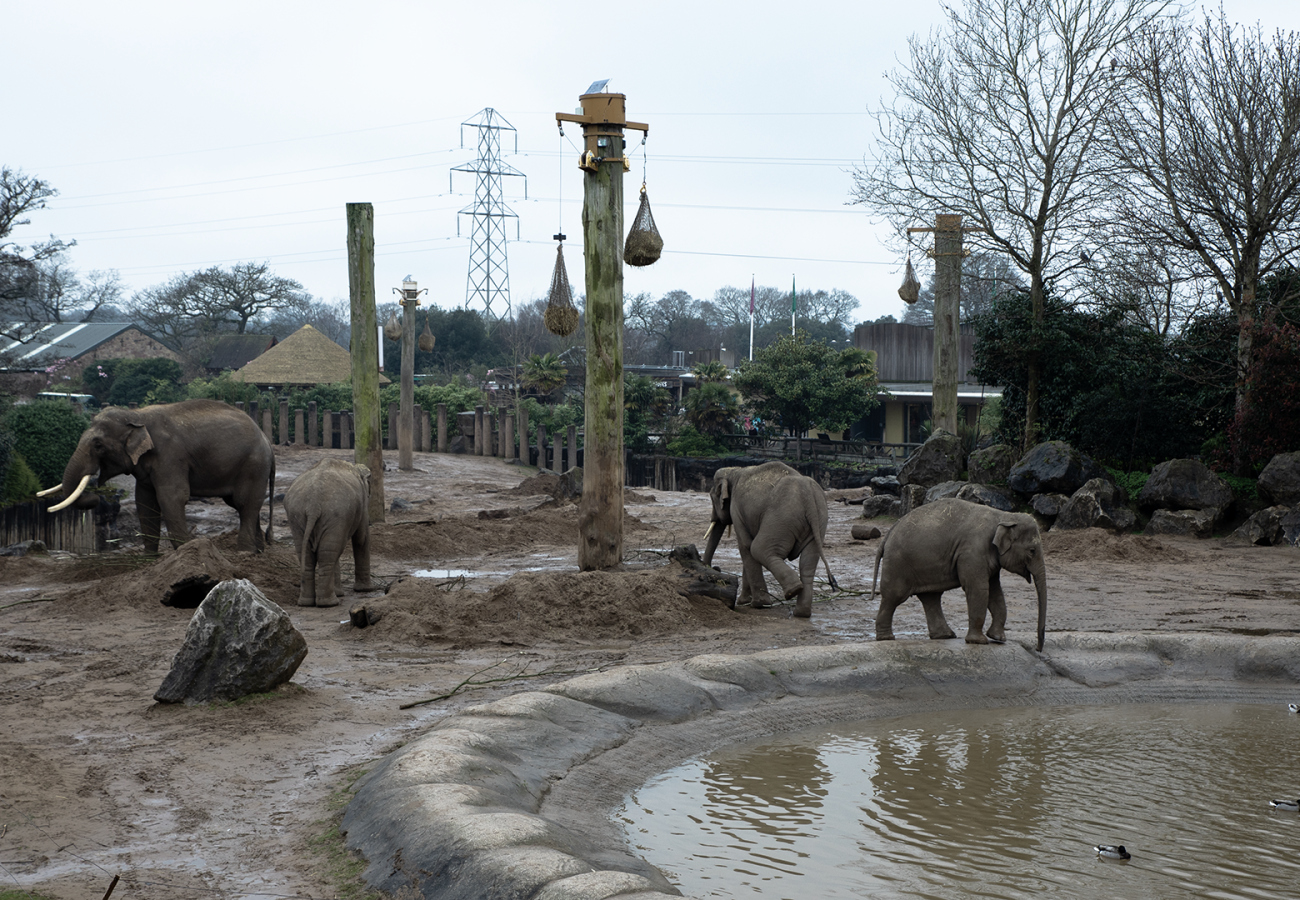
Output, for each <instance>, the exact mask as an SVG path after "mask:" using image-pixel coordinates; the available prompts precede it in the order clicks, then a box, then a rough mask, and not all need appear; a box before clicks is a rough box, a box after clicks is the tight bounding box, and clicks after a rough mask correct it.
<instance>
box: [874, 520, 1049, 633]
mask: <svg viewBox="0 0 1300 900" xmlns="http://www.w3.org/2000/svg"><path fill="white" fill-rule="evenodd" d="M882 558H883V559H884V562H885V572H884V575H883V576H882V577H881V581H880V610H879V612H877V613H876V640H878V641H892V640H893V639H894V610H895V609H897V608H898V605H899V604H900V603H902V602H903V601H904V600H906V599H907V598H908V597H910V596H912V595H913V594H915V595H916V596H917V597H918V598H919V599H920V601H921V606H922V607H924V608H925V621H926V625H927V626H928V627H929V631H930V637H931V638H951V637H956V636H957V635H955V634H954V633H953V630H952V629H951V628H949V627H948V622H947V620H946V619H944V617H943V606H942V605H941V604H940V602H939V599H940V597H942V595H943V592H944V591H946V590H949V589H951V588H955V587H960V588H961V589H962V590H963V591H965V592H966V609H967V612H968V613H969V616H970V627H969V629H968V630H967V632H966V643H968V644H987V643H988V642H989V641H996V642H997V643H1003V642H1004V641H1006V634H1005V627H1006V623H1007V601H1006V597H1005V596H1003V594H1002V583H1001V580H1000V575H1001V570H1002V569H1006V570H1007V571H1008V572H1014V573H1015V574H1017V575H1019V576H1021V577H1022V578H1024V579H1025V581H1029V580H1030V579H1031V577H1032V579H1033V582H1034V587H1035V588H1036V589H1037V591H1038V649H1039V650H1042V649H1043V632H1044V628H1045V625H1046V622H1047V568H1046V564H1045V563H1044V560H1043V544H1042V539H1041V537H1040V536H1039V534H1038V524H1037V523H1036V522H1035V521H1034V519H1033V517H1032V516H1027V515H1025V514H1024V513H1006V512H1002V511H1001V510H998V509H993V508H992V507H989V506H981V505H980V504H978V503H968V502H967V501H965V500H955V499H949V500H936V501H935V502H933V503H927V504H925V505H924V506H921V507H918V508H916V509H914V510H912V511H911V512H910V513H908V514H907V515H905V516H903V518H901V519H899V521H898V524H897V525H895V526H894V527H893V528H892V529H890V531H889V533H888V534H886V535H885V539H884V540H883V541H881V542H880V549H879V550H877V551H876V568H875V571H874V572H873V573H872V576H871V580H872V586H871V596H872V598H874V597H875V596H876V587H875V582H876V574H877V573H879V572H880V561H881V559H882ZM987 612H992V613H993V621H992V623H991V624H990V625H989V630H988V637H985V636H984V634H983V629H984V617H985V614H986V613H987Z"/></svg>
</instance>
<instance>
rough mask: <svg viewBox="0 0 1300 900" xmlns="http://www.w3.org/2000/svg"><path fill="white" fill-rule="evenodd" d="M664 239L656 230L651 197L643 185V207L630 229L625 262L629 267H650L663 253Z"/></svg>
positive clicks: (624, 253)
mask: <svg viewBox="0 0 1300 900" xmlns="http://www.w3.org/2000/svg"><path fill="white" fill-rule="evenodd" d="M663 249H664V239H663V238H662V237H660V236H659V229H658V228H655V218H654V216H653V215H651V213H650V195H649V194H647V193H646V190H645V185H644V184H643V185H641V206H640V207H639V208H638V209H637V211H636V219H635V220H634V221H633V222H632V227H631V228H629V229H628V232H627V241H626V242H625V243H624V244H623V262H625V263H627V264H628V265H629V266H648V265H650V264H651V263H653V262H655V261H656V260H658V259H659V254H660V253H662V252H663Z"/></svg>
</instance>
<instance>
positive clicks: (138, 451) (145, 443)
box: [126, 423, 153, 466]
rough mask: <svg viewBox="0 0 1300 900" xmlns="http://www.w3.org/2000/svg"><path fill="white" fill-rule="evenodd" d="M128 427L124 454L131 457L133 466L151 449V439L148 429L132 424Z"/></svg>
mask: <svg viewBox="0 0 1300 900" xmlns="http://www.w3.org/2000/svg"><path fill="white" fill-rule="evenodd" d="M128 427H130V429H131V431H130V433H129V434H128V435H127V437H126V453H127V455H128V456H130V457H131V465H133V466H134V465H135V464H136V463H138V462H139V461H140V457H142V456H144V455H145V454H146V453H148V452H149V451H150V450H152V449H153V438H151V437H150V436H149V429H148V428H145V427H144V426H143V425H138V424H135V423H132V424H131V425H130V426H128Z"/></svg>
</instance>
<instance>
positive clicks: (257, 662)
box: [153, 578, 307, 703]
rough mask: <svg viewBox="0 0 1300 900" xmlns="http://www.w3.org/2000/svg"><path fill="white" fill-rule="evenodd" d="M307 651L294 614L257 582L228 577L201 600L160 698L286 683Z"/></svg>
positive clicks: (201, 697)
mask: <svg viewBox="0 0 1300 900" xmlns="http://www.w3.org/2000/svg"><path fill="white" fill-rule="evenodd" d="M306 656H307V641H306V639H304V638H303V636H302V634H301V633H300V632H299V631H298V629H296V628H294V627H293V623H292V622H290V621H289V616H288V614H286V613H285V611H284V610H283V609H281V608H280V607H279V606H277V605H276V604H274V603H272V602H271V601H270V600H268V599H266V597H265V595H263V594H262V592H261V591H259V590H258V589H257V587H256V586H255V585H254V584H253V583H252V582H251V581H248V580H246V579H243V578H234V579H231V580H229V581H223V582H221V583H220V584H218V585H217V586H216V587H214V588H213V589H212V590H211V592H210V593H209V594H208V596H207V597H206V598H205V599H204V600H203V602H202V603H200V604H199V608H198V609H197V610H196V611H195V613H194V617H193V618H192V619H190V627H189V629H188V630H187V631H186V632H185V643H184V644H182V645H181V649H180V650H179V651H177V653H176V658H175V659H174V660H173V661H172V668H171V671H170V672H168V673H167V677H166V678H164V679H163V683H162V686H161V687H160V688H158V692H157V693H156V694H154V695H153V696H154V699H155V700H158V701H159V702H162V703H181V702H185V703H210V702H212V701H214V700H235V699H238V698H239V697H243V696H246V695H248V694H258V693H263V692H265V691H269V690H271V689H272V688H275V687H277V686H279V685H281V684H284V683H285V682H286V681H288V680H289V679H290V678H292V677H293V673H294V672H296V671H298V666H299V665H301V664H302V661H303V659H304V658H305V657H306Z"/></svg>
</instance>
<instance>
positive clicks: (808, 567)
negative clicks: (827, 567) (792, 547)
mask: <svg viewBox="0 0 1300 900" xmlns="http://www.w3.org/2000/svg"><path fill="white" fill-rule="evenodd" d="M820 560H821V556H820V555H819V554H818V553H817V545H816V544H809V545H808V546H807V547H805V548H804V551H803V553H801V554H799V593H798V597H799V599H798V600H796V601H795V604H794V617H795V618H796V619H811V618H812V604H813V579H814V577H815V576H816V575H817V563H818V562H819V561H820ZM789 596H790V595H789V594H786V599H789Z"/></svg>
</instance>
